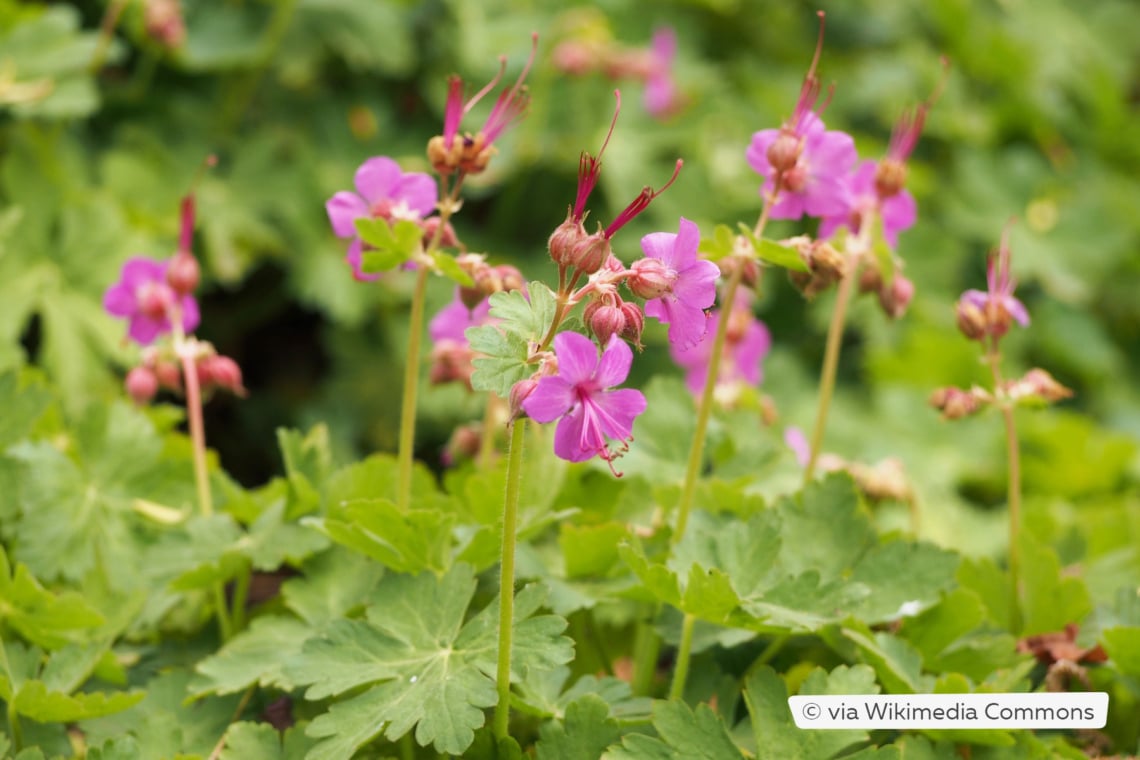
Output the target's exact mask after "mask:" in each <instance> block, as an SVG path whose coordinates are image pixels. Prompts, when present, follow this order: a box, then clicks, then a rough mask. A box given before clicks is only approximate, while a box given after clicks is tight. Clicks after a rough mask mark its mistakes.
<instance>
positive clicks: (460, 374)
mask: <svg viewBox="0 0 1140 760" xmlns="http://www.w3.org/2000/svg"><path fill="white" fill-rule="evenodd" d="M473 358H474V356H473V352H472V351H471V348H470V346H468V345H466V344H465V343H459V342H458V341H454V340H441V341H439V342H438V343H436V345H435V347H434V348H433V349H432V352H431V367H430V369H429V371H428V379H429V381H430V382H431V384H432V385H442V384H443V383H462V384H464V385H466V386H467V387H469V388H470V387H471V375H472V374H473V373H474V369H475V368H474V367H473V366H472V364H471V360H472V359H473Z"/></svg>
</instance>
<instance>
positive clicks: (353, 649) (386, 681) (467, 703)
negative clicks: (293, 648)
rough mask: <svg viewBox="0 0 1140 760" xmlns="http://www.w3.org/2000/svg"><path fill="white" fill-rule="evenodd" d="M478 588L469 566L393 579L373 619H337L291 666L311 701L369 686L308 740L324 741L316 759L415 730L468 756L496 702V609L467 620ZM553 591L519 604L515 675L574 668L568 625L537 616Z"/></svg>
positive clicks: (424, 739) (322, 721)
mask: <svg viewBox="0 0 1140 760" xmlns="http://www.w3.org/2000/svg"><path fill="white" fill-rule="evenodd" d="M474 592H475V577H474V573H473V571H472V569H471V568H470V567H469V566H466V565H456V566H454V567H453V568H452V569H451V570H450V571H449V572H448V573H447V574H446V575H444V576H443V577H442V578H437V577H435V576H433V575H431V574H422V575H418V576H406V575H390V576H387V577H386V578H385V579H384V580H383V581H382V582H381V584H380V586H379V587H378V588H377V592H376V595H375V601H374V602H373V604H372V605H371V606H370V607H369V608H368V612H367V619H366V620H340V621H336V622H334V623H333V624H332V625H331V626H330V628H329V629H328V631H327V633H325V634H324V635H322V636H319V637H317V638H314V639H310V640H309V641H308V642H307V643H306V644H305V646H304V648H303V651H302V653H301V655H300V656H299V657H297V658H295V659H294V660H293V661H292V662H291V663H290V665H289V666H287V668H286V676H287V677H289V678H290V679H292V680H293V681H294V682H295V683H297V684H309V688H308V690H307V692H306V694H305V696H306V697H307V698H308V699H323V698H325V697H328V696H332V695H335V694H340V693H343V692H345V691H348V690H350V689H355V688H357V687H361V686H370V688H368V689H367V690H366V691H363V692H362V693H360V694H358V695H357V696H354V697H353V698H351V699H348V700H345V701H341V702H337V703H334V705H333V706H332V707H331V708H330V710H329V712H328V713H326V714H324V715H321V716H320V717H318V718H317V719H316V720H315V721H313V723H312V724H311V725H310V726H309V728H308V731H307V732H308V734H309V735H310V736H313V737H318V738H321V739H324V741H322V742H321V743H320V744H318V745H317V746H316V747H315V748H314V750H313V752H312V753H311V754H310V758H334V757H336V758H343V757H347V756H349V755H350V754H351V753H352V752H353V751H354V750H355V749H356V748H357V747H359V746H360V745H361V744H362V743H364V742H365V741H368V740H369V739H370V738H371V737H373V736H376V735H378V734H380V733H384V735H385V736H386V737H387V738H388V739H390V740H395V739H398V738H399V737H400V736H402V735H404V734H405V733H407V732H408V731H410V730H412V729H413V728H414V729H415V738H416V741H417V742H419V743H420V744H421V745H424V746H426V745H428V744H433V745H434V746H435V749H436V750H437V751H439V752H445V753H451V754H459V753H462V752H463V751H464V750H465V749H466V748H467V747H468V746H470V744H471V742H472V741H473V740H474V736H475V729H477V728H479V727H480V726H482V725H483V721H484V713H483V709H484V708H487V707H490V706H492V705H493V704H494V703H495V698H496V692H495V686H494V681H493V679H492V674H493V673H494V672H495V668H496V651H497V641H498V639H497V627H498V604H497V602H494V601H493V602H491V604H489V605H488V606H487V607H486V608H485V609H484V610H483V611H482V612H480V613H479V614H478V615H476V616H475V617H473V618H472V619H471V620H470V621H468V622H467V623H466V624H463V618H464V615H465V612H466V610H467V608H468V606H469V605H470V603H471V598H472V596H473V595H474ZM544 596H545V594H544V592H543V591H542V590H541V588H540V587H537V586H533V585H532V586H527V587H526V588H524V589H523V590H522V591H521V592H520V593H519V594H518V595H517V597H516V600H515V605H516V606H515V636H514V643H513V648H512V670H513V672H517V673H522V672H524V671H525V670H528V669H531V668H534V669H545V668H551V667H555V666H557V665H560V664H562V663H565V662H568V661H569V660H570V659H571V657H572V654H571V648H570V641H569V639H566V638H563V637H561V636H560V635H559V634H560V633H561V632H562V630H563V629H564V628H565V626H566V622H565V621H564V620H562V619H561V618H558V617H555V616H553V615H539V616H534V613H535V612H536V611H537V610H538V608H539V606H540V605H541V604H542V602H543V598H544Z"/></svg>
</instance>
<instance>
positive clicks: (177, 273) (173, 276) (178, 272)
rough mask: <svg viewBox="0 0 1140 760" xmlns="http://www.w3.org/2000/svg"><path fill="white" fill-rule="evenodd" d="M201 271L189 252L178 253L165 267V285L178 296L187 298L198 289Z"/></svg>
mask: <svg viewBox="0 0 1140 760" xmlns="http://www.w3.org/2000/svg"><path fill="white" fill-rule="evenodd" d="M200 279H201V270H200V268H199V267H198V260H197V259H196V258H194V254H192V253H190V252H189V251H179V252H178V253H176V254H174V258H172V259H171V260H170V262H169V263H168V264H167V265H166V283H167V284H168V285H169V286H170V287H171V288H173V289H174V292H175V293H178V294H179V295H183V296H188V295H191V294H192V293H193V292H194V291H195V290H197V289H198V282H199V280H200Z"/></svg>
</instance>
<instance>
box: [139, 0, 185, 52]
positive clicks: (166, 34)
mask: <svg viewBox="0 0 1140 760" xmlns="http://www.w3.org/2000/svg"><path fill="white" fill-rule="evenodd" d="M143 26H144V27H145V28H146V33H147V34H148V35H150V37H151V39H153V40H154V41H155V42H157V43H158V44H159V45H162V46H163V47H166V48H179V47H182V44H183V43H184V42H185V41H186V21H185V19H183V17H182V5H181V4H180V3H179V2H178V0H146V3H145V4H144V5H143Z"/></svg>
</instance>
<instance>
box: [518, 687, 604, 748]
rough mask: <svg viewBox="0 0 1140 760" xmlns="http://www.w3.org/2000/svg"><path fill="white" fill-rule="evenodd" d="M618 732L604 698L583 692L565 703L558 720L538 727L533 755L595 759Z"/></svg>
mask: <svg viewBox="0 0 1140 760" xmlns="http://www.w3.org/2000/svg"><path fill="white" fill-rule="evenodd" d="M621 733H622V732H621V728H620V727H619V726H618V723H617V721H616V720H614V719H613V718H611V717H610V708H609V705H608V704H606V702H605V700H603V699H602V698H601V697H599V696H596V695H594V694H586V695H584V696H582V697H579V698H578V699H576V700H575V701H573V702H571V703H570V704H569V705H568V706H567V707H566V715H565V718H563V720H562V721H561V722H550V723H547V724H545V725H543V726H542V727H541V728H540V729H539V732H538V736H539V738H538V743H537V744H536V745H535V753H536V754H535V756H536V757H537V758H538V760H596V758H599V757H601V756H602V752H603V751H604V750H605V749H606V747H608V746H609V745H611V744H613V743H614V742H615V741H617V740H618V738H620V737H621Z"/></svg>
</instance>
